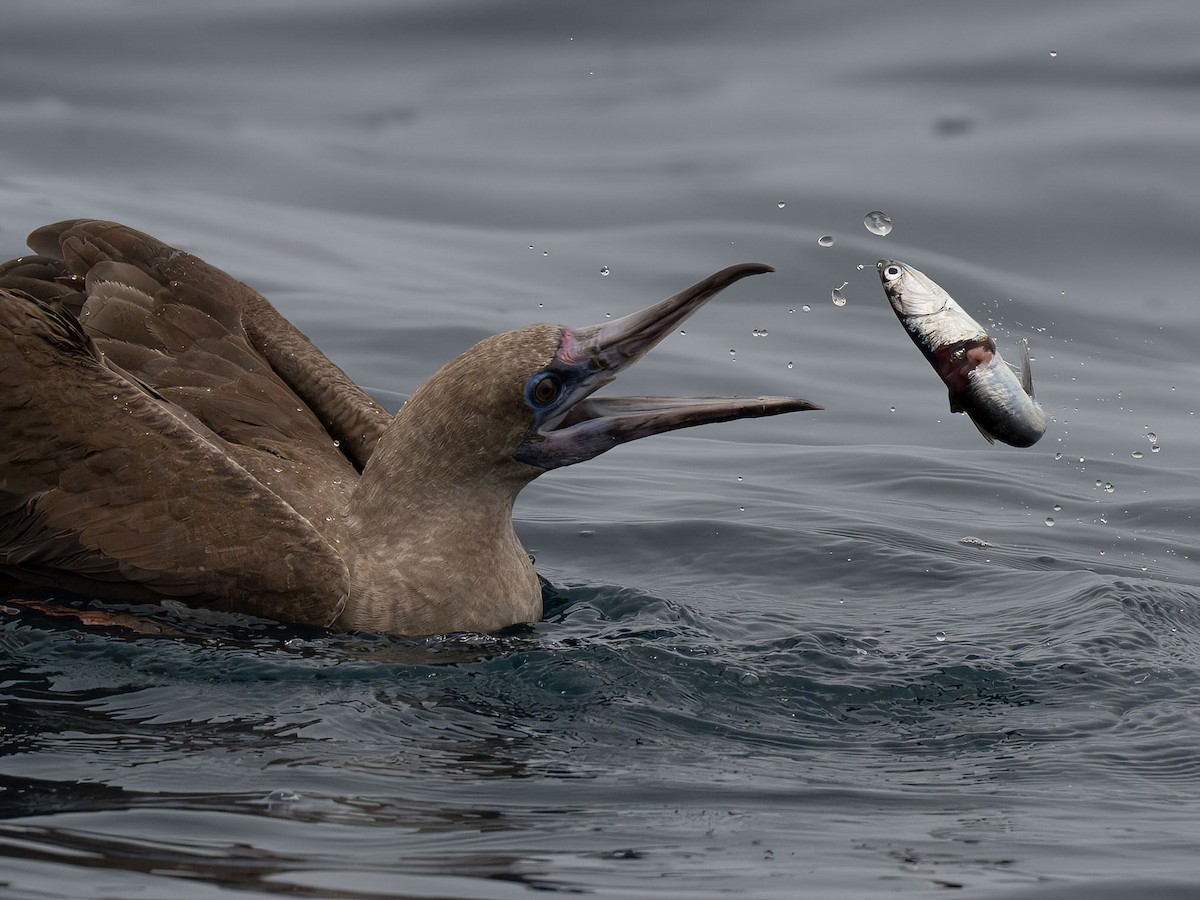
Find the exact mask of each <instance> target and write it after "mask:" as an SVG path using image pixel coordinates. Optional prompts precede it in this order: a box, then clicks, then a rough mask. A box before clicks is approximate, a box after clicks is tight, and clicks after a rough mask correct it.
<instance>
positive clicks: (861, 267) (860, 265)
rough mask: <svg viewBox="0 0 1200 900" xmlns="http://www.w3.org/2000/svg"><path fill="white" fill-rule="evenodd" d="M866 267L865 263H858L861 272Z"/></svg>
mask: <svg viewBox="0 0 1200 900" xmlns="http://www.w3.org/2000/svg"><path fill="white" fill-rule="evenodd" d="M865 268H866V266H865V265H863V264H862V263H859V264H858V271H860V272H861V271H862V270H863V269H865Z"/></svg>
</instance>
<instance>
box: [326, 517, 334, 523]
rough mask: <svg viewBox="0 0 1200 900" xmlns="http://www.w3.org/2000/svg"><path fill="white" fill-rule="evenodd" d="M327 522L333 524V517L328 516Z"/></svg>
mask: <svg viewBox="0 0 1200 900" xmlns="http://www.w3.org/2000/svg"><path fill="white" fill-rule="evenodd" d="M325 521H326V522H332V521H333V516H326V517H325Z"/></svg>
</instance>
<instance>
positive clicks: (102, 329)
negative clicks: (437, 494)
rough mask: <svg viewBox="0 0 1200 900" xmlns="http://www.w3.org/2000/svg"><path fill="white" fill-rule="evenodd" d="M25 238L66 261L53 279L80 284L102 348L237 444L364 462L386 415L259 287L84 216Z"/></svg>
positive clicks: (83, 317)
mask: <svg viewBox="0 0 1200 900" xmlns="http://www.w3.org/2000/svg"><path fill="white" fill-rule="evenodd" d="M29 246H30V247H31V248H32V249H33V250H35V251H36V252H37V253H40V254H43V256H44V257H46V258H51V259H60V260H62V265H63V268H64V269H65V272H64V273H63V275H64V276H65V277H60V278H59V283H62V282H63V281H74V282H75V283H76V285H77V286H78V285H79V284H80V282H82V285H81V287H82V293H83V294H84V295H85V298H86V299H85V301H84V303H83V306H82V310H81V312H80V321H81V322H82V324H83V326H84V330H85V331H86V332H87V333H88V334H89V335H90V336H91V337H92V338H93V339H94V340H95V341H96V342H97V345H98V346H99V347H100V349H101V351H102V352H103V353H104V354H105V355H106V356H107V357H109V358H110V359H112V360H113V361H114V362H116V363H117V364H118V365H120V366H121V367H122V368H124V369H125V370H126V371H128V372H129V373H131V374H132V375H134V376H136V377H137V378H139V379H141V380H142V381H143V382H145V383H146V384H147V385H149V386H152V387H153V388H155V389H156V390H158V391H160V392H161V393H163V394H164V396H167V397H169V398H170V399H171V400H173V401H174V402H176V403H178V404H179V405H180V406H182V407H183V408H184V409H188V410H189V411H192V412H194V413H195V414H196V415H197V417H198V418H200V419H201V420H202V421H204V422H205V423H206V424H208V425H209V427H211V428H213V430H214V431H216V432H217V433H218V434H221V435H222V436H224V437H226V438H227V439H228V440H230V442H231V443H233V444H235V445H237V446H239V447H257V448H260V449H264V450H266V451H267V452H269V453H274V454H276V455H278V454H280V453H281V452H282V453H283V455H284V456H285V457H286V456H289V455H295V454H296V453H297V451H298V450H299V449H300V448H305V447H307V448H309V452H308V453H305V454H302V455H304V456H306V458H307V462H308V463H309V464H310V465H312V464H314V463H315V460H314V459H313V457H314V456H316V457H319V456H320V455H322V454H325V453H329V454H330V455H337V456H341V457H344V458H346V459H348V460H349V461H350V463H351V464H352V465H353V466H354V467H355V468H356V469H358V470H359V471H361V470H362V467H363V466H364V465H365V464H366V461H367V459H368V458H369V457H370V455H371V451H372V449H373V448H374V446H375V442H376V441H377V440H378V438H379V436H380V435H381V434H382V433H383V432H384V431H385V430H386V429H387V426H388V424H389V423H390V421H391V417H390V416H389V415H388V413H387V412H386V411H385V410H384V409H383V408H382V407H381V406H379V404H377V403H376V402H375V401H374V400H372V399H371V398H370V397H369V396H368V395H367V394H366V392H365V391H363V389H362V388H360V387H359V386H358V385H357V384H355V383H354V382H353V381H352V380H351V379H350V378H349V377H348V376H347V375H346V373H345V372H343V371H342V370H341V369H340V368H338V367H337V366H336V365H334V364H333V363H332V362H331V361H330V360H329V359H328V357H326V356H325V355H324V354H323V353H321V351H320V350H318V349H317V348H316V347H315V346H314V345H313V344H312V342H311V341H309V340H308V338H306V337H305V336H304V335H303V334H302V333H301V332H300V331H299V330H297V329H296V328H295V326H293V325H292V324H291V323H290V322H288V321H287V319H285V318H284V317H283V316H281V315H280V314H279V312H278V311H277V310H276V309H275V308H274V307H273V306H271V304H270V303H268V302H267V301H266V300H265V299H264V298H263V297H262V296H261V295H260V294H258V293H257V292H255V291H254V290H252V289H250V288H249V287H247V286H246V285H244V284H242V283H241V282H240V281H237V280H236V279H234V278H232V277H231V276H229V275H227V274H226V273H225V272H222V271H221V270H220V269H217V268H215V267H214V266H210V265H208V264H207V263H205V262H204V261H203V260H201V259H198V258H197V257H195V256H193V255H192V254H190V253H186V252H183V251H181V250H177V249H175V248H173V247H170V246H168V245H166V244H164V243H162V242H161V241H159V240H157V239H155V238H153V237H150V236H149V235H146V234H142V233H141V232H138V231H135V230H134V229H132V228H128V227H126V226H124V225H118V224H115V223H113V222H100V221H89V220H82V219H78V220H72V221H66V222H59V223H56V224H54V225H47V226H45V227H43V228H39V229H38V230H37V231H35V232H33V233H32V234H31V235H30V236H29ZM0 286H3V281H2V280H0ZM77 289H78V288H77ZM214 395H215V396H214ZM296 400H299V401H300V402H299V403H297V402H295V401H296ZM296 407H300V409H299V410H297V409H296ZM334 442H336V445H335V443H334ZM314 448H315V449H317V450H319V451H320V453H313V452H311V451H312V449H314ZM333 451H336V454H334V453H333Z"/></svg>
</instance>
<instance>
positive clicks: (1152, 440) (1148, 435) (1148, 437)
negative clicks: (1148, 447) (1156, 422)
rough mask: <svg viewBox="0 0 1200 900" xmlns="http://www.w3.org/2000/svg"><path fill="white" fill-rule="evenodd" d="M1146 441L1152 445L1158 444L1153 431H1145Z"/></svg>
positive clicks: (1156, 436)
mask: <svg viewBox="0 0 1200 900" xmlns="http://www.w3.org/2000/svg"><path fill="white" fill-rule="evenodd" d="M1146 440H1148V441H1149V442H1150V443H1152V444H1157V443H1158V435H1157V434H1155V433H1154V432H1153V431H1147V432H1146Z"/></svg>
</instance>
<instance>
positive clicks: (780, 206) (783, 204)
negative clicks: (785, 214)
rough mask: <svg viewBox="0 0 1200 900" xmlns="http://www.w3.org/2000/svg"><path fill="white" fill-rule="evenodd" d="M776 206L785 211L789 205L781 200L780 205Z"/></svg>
mask: <svg viewBox="0 0 1200 900" xmlns="http://www.w3.org/2000/svg"><path fill="white" fill-rule="evenodd" d="M775 205H776V206H778V207H779V208H780V209H783V208H784V207H785V206H787V204H786V203H784V202H783V201H782V200H780V201H779V202H778V203H776V204H775Z"/></svg>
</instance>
